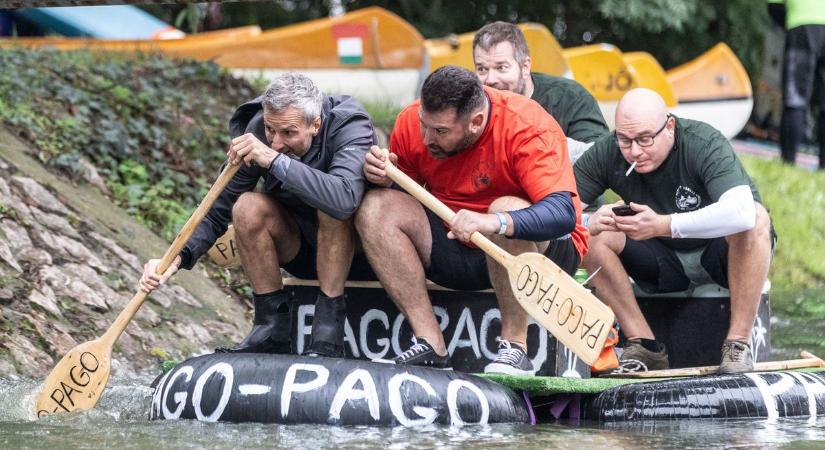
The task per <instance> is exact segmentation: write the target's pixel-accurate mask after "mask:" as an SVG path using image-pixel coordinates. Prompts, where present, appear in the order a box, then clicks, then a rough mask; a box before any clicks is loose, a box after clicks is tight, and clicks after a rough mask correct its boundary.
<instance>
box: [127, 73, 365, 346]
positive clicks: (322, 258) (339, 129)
mask: <svg viewBox="0 0 825 450" xmlns="http://www.w3.org/2000/svg"><path fill="white" fill-rule="evenodd" d="M229 131H230V134H231V136H232V143H231V145H230V148H229V151H228V152H227V156H228V160H229V161H230V163H232V164H243V165H242V166H241V168H240V169H239V170H238V172H237V173H236V174H235V176H234V178H233V179H232V180H231V181H230V182H229V184H228V186H227V187H226V189H224V191H223V192H222V193H221V195H220V196H219V197H218V199H217V200H216V201H215V204H214V206H212V208H211V209H210V210H209V212H208V213H207V215H206V217H205V218H204V220H203V221H202V222H201V223H200V225H199V226H198V228H197V229H196V230H195V232H194V234H193V236H192V238H190V239H189V241H188V242H187V244H186V247H185V248H184V249H183V251H182V252H181V253H180V255H179V256H178V257H177V258H175V261H174V262H173V263H172V265H171V266H170V268H169V270H167V271H166V273H165V274H163V276H158V275H156V274H155V268H156V267H157V264H158V261H159V260H156V259H153V260H150V261H149V262H148V263H147V264H146V265H145V266H144V272H143V277H142V278H141V280H140V287H141V289H143V290H144V291H146V292H150V291H151V290H152V289H155V288H157V287H158V286H159V285H160V284H162V283H163V282H164V281H166V280H167V279H168V278H169V277H170V276H171V275H172V274H173V273H175V272H176V271H177V270H178V268H181V267H182V268H184V269H191V268H192V267H193V266H194V265H195V262H196V261H197V260H198V258H199V257H200V256H201V255H203V254H204V253H206V251H207V250H208V249H209V248H210V247H211V246H212V245H213V244H214V243H215V240H216V239H217V238H218V237H220V236H221V235H222V234H223V233H224V232H225V231H226V229H227V226H228V224H229V222H230V221H231V222H232V223H233V225H234V227H235V239H236V241H237V244H238V247H239V252H240V257H241V264H242V265H243V268H244V271H245V272H246V275H247V277H248V278H249V281H250V282H251V283H252V289H253V297H254V304H255V320H254V326H253V327H252V331H251V332H250V333H249V336H247V337H246V338H245V339H244V340H243V341H242V342H241V343H240V344H239V345H237V346H236V347H234V348H222V349H218V351H225V352H254V353H288V352H289V351H290V331H291V328H292V326H291V314H290V311H289V302H288V298H287V294H286V293H285V292H284V290H283V282H282V279H281V272H280V268H281V267H283V268H284V269H286V270H287V271H288V272H289V273H291V274H292V275H295V276H297V277H299V278H316V277H317V278H318V283H319V286H320V292H319V293H318V298H317V300H316V303H315V318H314V320H313V326H312V338H311V341H310V344H309V347H308V349H307V351H306V353H307V354H313V355H321V356H335V357H343V356H344V346H343V334H344V319H345V303H344V298H343V294H344V283H345V281H346V280H347V278H348V275H349V277H352V278H353V279H369V278H372V277H373V275H372V271H371V270H370V269H369V264H368V263H367V262H366V259H365V258H364V257H363V255H361V254H359V255H357V256H354V255H355V248H356V244H355V242H356V237H355V234H354V229H353V226H352V222H351V219H350V218H351V216H352V215H353V213H354V212H355V211H356V209H357V208H358V206H359V205H360V203H361V198H362V197H363V195H364V190H365V181H364V171H363V165H364V158H365V154H366V152H367V150H368V149H369V147H370V145H372V144H373V142H374V133H373V129H372V123H371V121H370V117H369V115H368V114H367V112H366V111H365V110H364V108H363V107H362V106H361V105H360V104H359V103H358V102H356V101H355V100H354V99H352V98H350V97H348V96H330V97H326V96H324V95H323V94H322V93H321V92H320V91H319V90H318V88H317V87H316V86H315V85H314V84H313V82H312V81H311V80H310V79H309V78H307V77H305V76H303V75H300V74H296V73H287V74H284V75H281V76H280V77H278V78H277V79H275V80H274V81H273V82H272V83H271V84H270V85H269V87H267V89H266V92H265V93H264V94H263V96H261V97H259V98H256V99H255V100H252V101H250V102H247V103H245V104H243V105H241V106H240V107H239V108H238V109H237V111H235V114H234V115H233V116H232V119H231V120H230V122H229ZM261 179H262V180H263V184H262V188H261V189H260V190H258V191H256V190H255V187H256V186H257V185H258V182H259V180H261ZM353 258H354V261H353Z"/></svg>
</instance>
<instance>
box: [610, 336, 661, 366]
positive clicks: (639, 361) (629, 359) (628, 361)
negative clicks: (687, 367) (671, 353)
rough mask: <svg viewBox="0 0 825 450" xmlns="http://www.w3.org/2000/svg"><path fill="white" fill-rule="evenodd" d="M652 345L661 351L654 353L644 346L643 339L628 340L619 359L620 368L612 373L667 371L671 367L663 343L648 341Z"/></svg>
mask: <svg viewBox="0 0 825 450" xmlns="http://www.w3.org/2000/svg"><path fill="white" fill-rule="evenodd" d="M646 341H648V342H650V343H651V344H648V345H657V346H658V347H659V351H653V350H650V349H648V348H645V346H644V345H643V344H642V340H641V339H628V340H627V342H626V343H625V345H624V351H623V352H622V356H621V358H619V367H618V368H616V369H614V370H613V371H612V372H611V373H613V374H621V373H634V372H647V371H648V370H666V369H668V368H669V367H670V365H669V363H668V361H667V349H666V348H665V345H664V344H662V343H661V342H656V341H654V340H652V339H646Z"/></svg>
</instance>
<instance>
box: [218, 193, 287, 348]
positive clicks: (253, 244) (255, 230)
mask: <svg viewBox="0 0 825 450" xmlns="http://www.w3.org/2000/svg"><path fill="white" fill-rule="evenodd" d="M232 221H233V223H234V225H235V239H236V241H237V242H238V250H239V252H240V256H241V264H243V267H244V271H245V272H246V275H247V277H248V278H249V281H250V282H251V283H252V290H253V293H254V295H253V301H254V303H255V319H254V321H253V326H252V330H251V331H250V332H249V335H248V336H247V337H246V338H244V340H243V341H241V343H240V344H238V345H237V346H235V347H232V348H226V347H223V348H218V349H216V351H218V352H230V353H239V352H240V353H288V352H290V349H291V348H290V332H291V326H290V324H291V317H290V313H289V303H288V298H287V295H286V293H284V291H283V280H282V279H281V270H280V264H281V263H283V262H286V261H290V260H292V259H293V258H295V256H296V255H297V254H298V250H299V248H300V239H299V232H298V227H297V225H296V224H295V222H294V220H293V219H291V218H290V217H289V216H288V215H287V213H286V211H285V210H284V208H283V206H281V205H280V204H279V203H278V202H277V201H275V200H274V199H272V198H270V197H268V196H266V195H263V194H260V193H255V192H249V193H245V194H242V195H241V196H240V198H238V201H237V202H235V206H234V207H233V208H232Z"/></svg>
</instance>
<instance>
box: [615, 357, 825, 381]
mask: <svg viewBox="0 0 825 450" xmlns="http://www.w3.org/2000/svg"><path fill="white" fill-rule="evenodd" d="M801 356H802V359H788V360H785V361H765V362H758V363H754V365H753V371H754V372H770V371H775V370H788V369H804V368H806V367H825V361H823V360H822V359H820V358H818V357H816V356H814V355H812V354H810V353H808V352H802V355H801ZM718 372H719V366H703V367H685V368H683V369H668V370H649V371H647V372H636V373H622V374H616V375H610V377H611V378H612V377H615V378H669V377H698V376H702V375H712V374H715V373H718Z"/></svg>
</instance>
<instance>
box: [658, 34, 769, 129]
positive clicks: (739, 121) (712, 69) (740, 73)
mask: <svg viewBox="0 0 825 450" xmlns="http://www.w3.org/2000/svg"><path fill="white" fill-rule="evenodd" d="M667 78H668V81H670V84H671V86H673V91H674V92H675V94H676V97H677V98H678V100H679V104H678V105H677V106H676V107H675V108H672V109H671V111H672V112H673V113H674V114H676V115H678V116H680V117H685V118H688V119H695V120H701V121H703V122H707V123H709V124H711V125H713V126H714V127H715V128H716V129H718V130H719V131H721V132H722V134H723V135H725V136H726V137H728V138H732V137H733V136H736V135H737V134H738V133H739V131H741V130H742V128H744V126H745V124H746V123H747V122H748V119H750V116H751V111H752V110H753V90H752V88H751V82H750V78H749V77H748V73H747V72H746V71H745V68H744V67H743V66H742V63H741V62H739V58H737V57H736V55H735V54H734V53H733V51H732V50H731V49H730V47H728V46H727V45H726V44H725V43H724V42H720V43H718V44H716V46H714V47H713V48H711V49H710V50H708V51H707V52H705V53H703V54H701V55H699V56H698V57H697V58H696V59H694V60H692V61H689V62H687V63H685V64H682V65H681V66H678V67H675V68H673V69H671V70H669V71H668V72H667Z"/></svg>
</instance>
